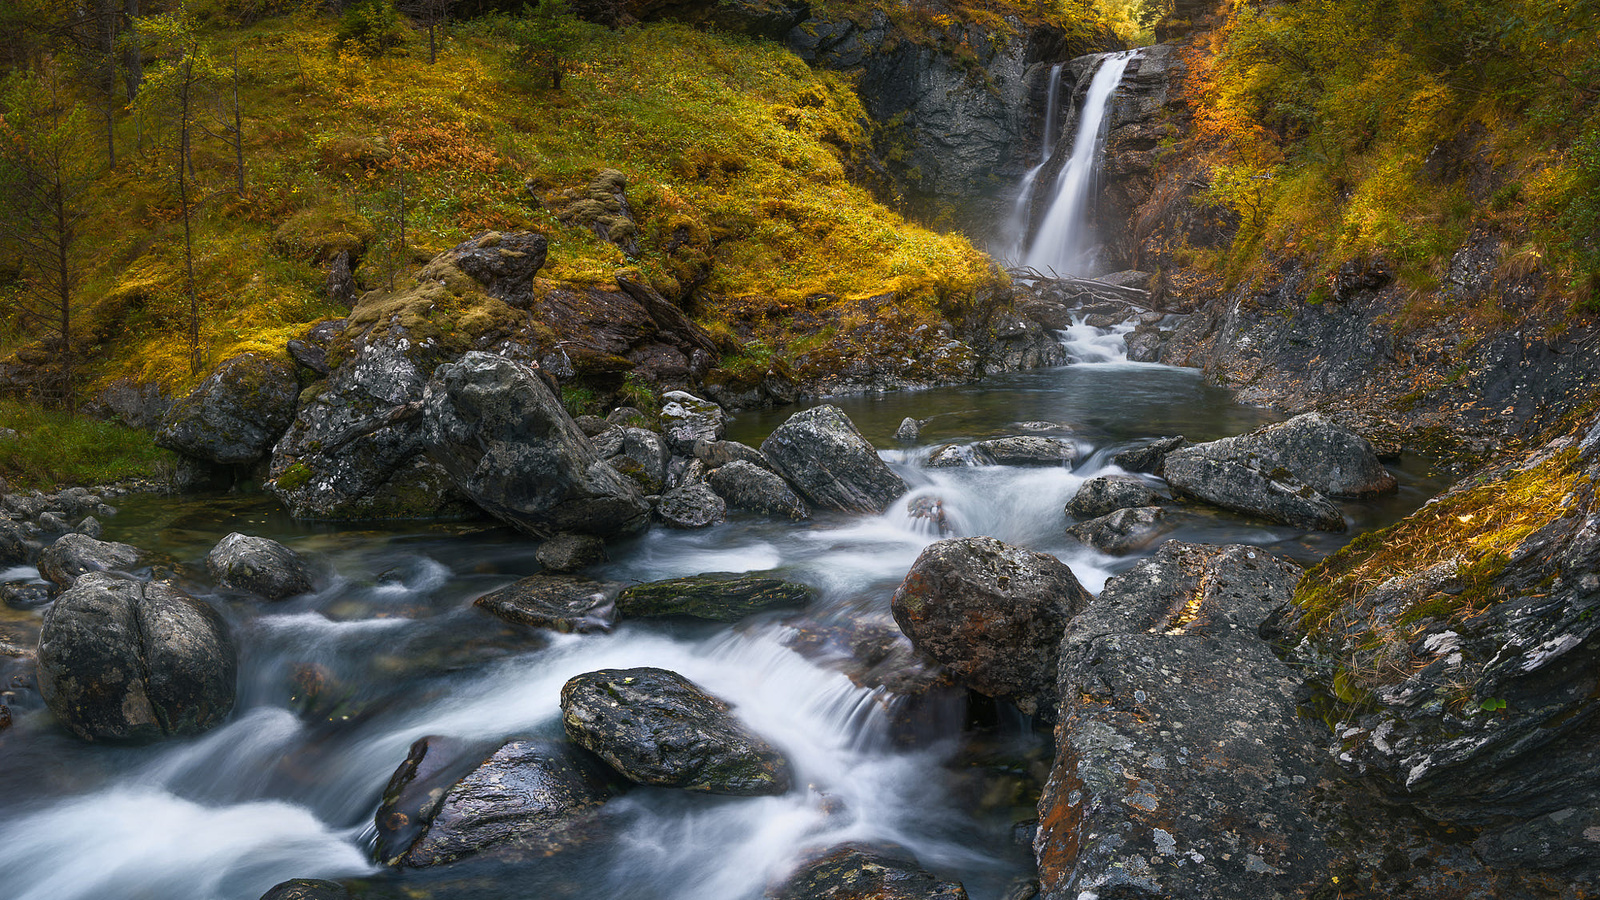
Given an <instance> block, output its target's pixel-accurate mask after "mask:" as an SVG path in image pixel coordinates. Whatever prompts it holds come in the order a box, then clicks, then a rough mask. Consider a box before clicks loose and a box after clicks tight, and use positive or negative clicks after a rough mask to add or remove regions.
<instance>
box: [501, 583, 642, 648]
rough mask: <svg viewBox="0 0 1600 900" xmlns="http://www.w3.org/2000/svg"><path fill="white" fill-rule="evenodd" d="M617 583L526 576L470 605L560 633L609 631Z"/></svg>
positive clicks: (534, 626)
mask: <svg viewBox="0 0 1600 900" xmlns="http://www.w3.org/2000/svg"><path fill="white" fill-rule="evenodd" d="M618 587H620V585H616V584H611V583H607V582H600V581H590V580H589V579H586V578H573V577H571V576H564V575H530V576H529V577H527V578H524V579H522V580H520V581H517V582H514V583H512V584H509V585H506V586H505V587H503V588H500V589H499V590H496V591H490V592H489V593H487V594H484V595H483V596H482V597H479V598H478V599H477V600H474V601H473V602H472V605H473V606H476V607H478V608H479V609H481V610H483V611H484V612H487V613H489V614H491V615H493V616H496V617H498V618H501V619H504V620H505V621H507V622H511V623H512V624H515V625H523V626H527V627H529V628H548V629H550V630H551V631H559V632H561V633H563V634H572V633H574V632H576V633H578V634H589V633H592V632H597V631H610V630H611V625H612V623H613V622H614V621H615V620H616V607H615V605H614V604H613V603H612V598H613V597H615V596H616V592H617V588H618Z"/></svg>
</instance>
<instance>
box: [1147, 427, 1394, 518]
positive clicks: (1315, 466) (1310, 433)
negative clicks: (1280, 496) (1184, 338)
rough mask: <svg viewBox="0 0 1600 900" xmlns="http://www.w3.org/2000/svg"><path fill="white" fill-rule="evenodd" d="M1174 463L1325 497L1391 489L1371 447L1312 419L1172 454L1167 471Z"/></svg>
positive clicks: (1367, 494) (1343, 430)
mask: <svg viewBox="0 0 1600 900" xmlns="http://www.w3.org/2000/svg"><path fill="white" fill-rule="evenodd" d="M1178 457H1183V458H1194V457H1204V458H1207V459H1212V460H1228V461H1233V462H1239V463H1243V464H1247V465H1249V466H1251V467H1252V468H1255V469H1257V470H1259V471H1261V472H1264V473H1269V475H1270V474H1276V473H1277V472H1278V471H1279V470H1281V471H1282V472H1287V473H1288V474H1289V475H1290V476H1292V477H1293V478H1294V479H1298V480H1299V481H1300V482H1302V483H1304V484H1307V485H1309V486H1310V487H1311V488H1312V489H1313V490H1315V491H1317V492H1318V493H1321V494H1326V495H1327V496H1329V497H1370V496H1374V495H1377V494H1384V493H1388V492H1390V491H1393V490H1394V489H1395V487H1396V484H1397V482H1396V481H1395V477H1394V476H1393V475H1392V474H1390V473H1389V470H1388V469H1385V468H1384V467H1383V463H1381V462H1379V461H1378V455H1377V453H1376V451H1374V450H1373V448H1372V444H1370V443H1368V442H1367V440H1366V439H1365V438H1363V437H1361V436H1360V435H1358V434H1356V433H1355V432H1353V431H1351V430H1350V429H1348V428H1345V427H1344V426H1342V425H1340V424H1338V423H1337V422H1333V421H1331V420H1329V419H1327V418H1324V417H1323V416H1322V415H1320V414H1318V413H1306V414H1305V415H1300V416H1295V417H1294V418H1292V419H1290V420H1289V421H1287V422H1280V423H1278V424H1277V425H1268V426H1267V427H1265V428H1261V429H1258V430H1256V431H1252V432H1250V433H1249V434H1242V435H1239V436H1238V437H1231V438H1224V439H1222V440H1220V441H1211V442H1210V443H1206V444H1196V445H1195V446H1192V447H1188V448H1185V449H1182V450H1178V451H1175V452H1174V453H1173V454H1172V455H1169V456H1168V457H1167V465H1169V466H1170V465H1171V464H1172V462H1173V461H1174V459H1175V458H1178ZM1168 480H1169V481H1170V480H1171V479H1170V478H1169V479H1168Z"/></svg>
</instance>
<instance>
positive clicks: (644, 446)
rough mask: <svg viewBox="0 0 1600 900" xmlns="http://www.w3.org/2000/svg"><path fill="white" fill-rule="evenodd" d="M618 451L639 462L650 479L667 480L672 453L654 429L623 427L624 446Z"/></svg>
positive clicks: (641, 469)
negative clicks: (668, 464)
mask: <svg viewBox="0 0 1600 900" xmlns="http://www.w3.org/2000/svg"><path fill="white" fill-rule="evenodd" d="M618 453H619V455H621V456H623V457H625V458H627V459H629V460H632V461H633V462H634V463H636V464H638V466H639V469H640V471H641V472H642V473H643V474H644V476H645V477H646V478H647V479H648V480H650V481H652V482H654V483H656V484H661V483H663V482H665V481H666V480H667V463H668V461H670V460H671V459H672V454H671V453H670V452H668V450H667V444H666V441H664V440H662V438H661V435H659V434H656V433H655V432H654V431H647V430H646V429H643V428H631V427H630V428H624V429H622V448H621V449H620V450H619V451H618Z"/></svg>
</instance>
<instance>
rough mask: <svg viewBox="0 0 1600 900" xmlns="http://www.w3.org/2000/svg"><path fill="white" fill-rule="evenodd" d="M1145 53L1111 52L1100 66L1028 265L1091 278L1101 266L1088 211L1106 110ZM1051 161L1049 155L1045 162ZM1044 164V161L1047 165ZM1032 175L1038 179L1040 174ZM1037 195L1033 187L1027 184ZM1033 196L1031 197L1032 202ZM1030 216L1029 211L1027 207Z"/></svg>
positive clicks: (1028, 255) (1024, 260)
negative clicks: (1130, 66) (1097, 263)
mask: <svg viewBox="0 0 1600 900" xmlns="http://www.w3.org/2000/svg"><path fill="white" fill-rule="evenodd" d="M1138 55H1139V51H1137V50H1129V51H1125V52H1122V53H1114V54H1109V55H1107V56H1106V57H1105V58H1104V59H1102V60H1101V62H1100V65H1099V67H1098V68H1096V69H1095V73H1094V78H1093V79H1092V80H1091V81H1090V82H1089V90H1088V93H1087V94H1085V95H1084V98H1083V109H1082V111H1081V112H1080V113H1079V115H1078V130H1077V133H1076V135H1075V136H1074V137H1073V140H1072V156H1071V157H1069V158H1068V159H1067V162H1066V163H1065V164H1064V165H1062V167H1061V171H1060V172H1059V173H1058V174H1057V175H1056V181H1055V194H1054V195H1053V196H1052V197H1051V199H1050V206H1049V207H1048V209H1047V210H1046V212H1045V215H1044V219H1043V221H1041V222H1040V223H1039V227H1038V230H1037V231H1035V232H1034V234H1033V240H1032V241H1031V242H1029V244H1028V247H1027V253H1026V254H1025V255H1023V257H1022V264H1023V265H1024V266H1027V267H1028V268H1031V269H1034V270H1036V271H1039V272H1043V273H1046V274H1049V273H1057V274H1061V275H1068V274H1072V275H1080V276H1089V275H1093V274H1096V273H1095V272H1093V271H1092V270H1093V268H1094V264H1095V260H1094V257H1095V241H1094V236H1093V234H1092V233H1091V230H1090V228H1089V227H1088V223H1087V222H1086V213H1087V210H1088V207H1089V194H1090V192H1091V191H1092V190H1093V188H1094V180H1095V174H1096V173H1097V172H1098V171H1099V168H1100V145H1101V142H1102V139H1103V137H1104V131H1105V126H1106V113H1107V111H1108V110H1109V109H1110V108H1111V96H1112V94H1113V93H1114V92H1115V91H1116V89H1117V86H1118V85H1119V84H1121V83H1122V75H1123V73H1124V72H1125V71H1127V68H1128V64H1129V63H1131V62H1132V61H1133V60H1134V59H1135V58H1136V57H1137V56H1138ZM1045 161H1046V162H1048V161H1049V160H1048V158H1047V159H1046V160H1045ZM1042 166H1043V163H1041V168H1042ZM1032 177H1037V173H1034V174H1033V175H1032ZM1023 190H1024V192H1025V193H1027V194H1029V195H1031V194H1032V193H1033V190H1034V189H1033V186H1032V185H1030V184H1024V186H1023ZM1031 202H1032V198H1031V196H1030V197H1029V203H1030V204H1031ZM1023 214H1024V216H1026V214H1027V213H1026V209H1024V210H1023Z"/></svg>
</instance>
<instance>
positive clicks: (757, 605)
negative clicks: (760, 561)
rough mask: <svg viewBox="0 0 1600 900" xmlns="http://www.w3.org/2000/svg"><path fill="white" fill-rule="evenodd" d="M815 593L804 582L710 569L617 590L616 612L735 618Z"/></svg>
mask: <svg viewBox="0 0 1600 900" xmlns="http://www.w3.org/2000/svg"><path fill="white" fill-rule="evenodd" d="M815 595H816V592H815V591H813V590H812V589H811V588H810V587H807V586H806V585H803V584H795V583H794V582H790V581H781V580H779V579H777V578H767V577H764V576H761V575H748V574H745V575H741V574H737V573H733V572H711V573H708V574H704V575H694V576H691V577H688V578H672V579H668V580H666V581H653V582H650V583H649V584H638V585H634V586H633V587H630V588H627V589H625V590H624V591H623V592H622V593H620V594H618V595H617V611H618V612H619V613H621V614H622V615H623V616H624V617H627V618H634V617H644V616H689V617H692V618H696V619H708V620H710V621H713V622H737V621H739V620H740V619H743V618H744V617H746V616H748V615H751V614H753V613H758V612H763V611H765V610H769V609H785V608H793V607H797V606H804V605H806V604H807V603H810V602H811V600H812V599H813V598H814V597H815Z"/></svg>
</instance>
